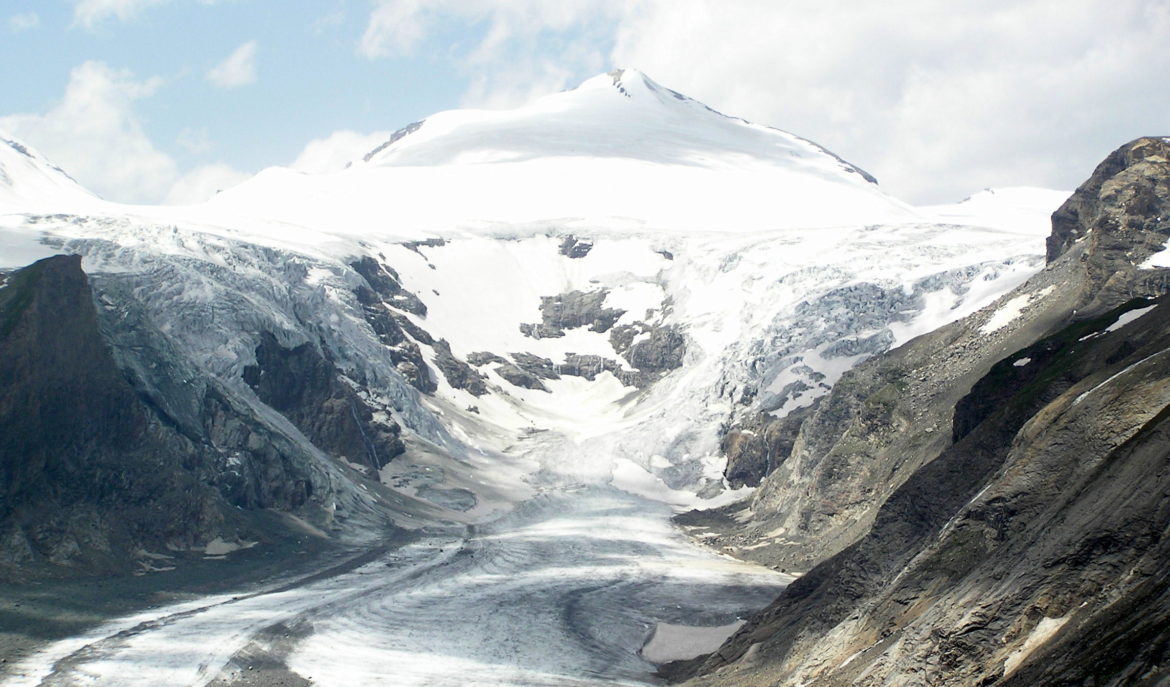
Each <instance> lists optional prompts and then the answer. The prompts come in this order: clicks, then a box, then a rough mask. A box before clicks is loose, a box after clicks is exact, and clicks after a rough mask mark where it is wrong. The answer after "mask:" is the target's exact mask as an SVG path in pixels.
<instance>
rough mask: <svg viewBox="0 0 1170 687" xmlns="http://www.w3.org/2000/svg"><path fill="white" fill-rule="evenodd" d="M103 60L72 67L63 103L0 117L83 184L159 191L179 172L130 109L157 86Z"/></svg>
mask: <svg viewBox="0 0 1170 687" xmlns="http://www.w3.org/2000/svg"><path fill="white" fill-rule="evenodd" d="M158 85H159V82H158V81H157V80H154V79H148V80H146V81H137V80H135V79H134V77H133V75H132V74H130V72H128V71H125V70H115V69H111V68H110V67H108V66H106V65H105V64H103V63H101V62H86V63H84V64H82V65H80V66H78V67H75V68H74V69H73V71H72V72H71V73H70V76H69V85H68V86H67V87H66V89H65V97H64V98H63V99H62V101H61V103H60V104H58V105H57V106H56V107H54V108H53V109H52V110H50V111H49V112H47V113H45V114H43V115H36V114H22V115H11V116H8V117H3V118H0V128H3V129H7V130H8V131H11V132H12V133H13V134H14V135H16V136H18V137H20V138H23V139H25V140H27V141H29V142H30V143H32V144H33V145H34V146H36V147H37V148H38V149H40V150H41V152H43V153H44V154H45V155H46V156H47V157H48V158H49V159H50V160H52V161H53V162H54V163H55V164H57V165H60V166H61V167H62V168H64V169H65V171H67V172H69V174H71V175H72V176H73V177H74V178H75V179H77V180H78V181H79V182H81V184H82V185H83V186H86V187H87V188H90V189H92V190H93V191H94V192H96V193H97V194H99V195H101V196H103V197H106V198H110V199H114V200H123V201H129V202H145V201H150V200H155V199H158V198H161V197H163V196H164V195H165V194H166V191H167V189H168V188H169V186H170V183H171V181H172V180H173V179H174V178H175V176H176V174H177V170H176V166H175V162H174V160H172V159H171V158H170V157H168V156H167V155H166V154H164V153H162V152H161V151H159V150H158V149H156V148H155V147H154V145H153V144H152V143H151V142H150V140H149V139H148V138H147V137H146V134H145V133H144V132H143V131H142V127H141V125H140V124H139V122H138V119H137V118H136V117H135V115H134V111H133V102H134V101H135V100H137V99H139V98H143V97H146V96H149V95H150V94H151V93H153V92H154V90H155V89H156V88H157V87H158Z"/></svg>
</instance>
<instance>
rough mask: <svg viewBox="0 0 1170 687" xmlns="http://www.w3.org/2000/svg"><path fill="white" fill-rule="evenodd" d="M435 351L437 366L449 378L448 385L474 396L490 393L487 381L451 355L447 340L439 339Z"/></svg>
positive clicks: (435, 343)
mask: <svg viewBox="0 0 1170 687" xmlns="http://www.w3.org/2000/svg"><path fill="white" fill-rule="evenodd" d="M432 348H433V349H434V351H435V366H436V367H438V368H439V371H440V372H442V373H443V376H444V377H446V378H447V383H448V384H450V385H451V386H453V387H454V388H456V389H463V390H465V391H467V392H468V393H469V394H471V395H472V396H483V395H484V394H486V393H487V392H488V389H487V382H486V379H485V378H484V376H483V375H482V374H480V373H479V371H477V370H476V369H475V368H473V367H471V366H470V365H468V364H467V363H465V362H463V361H462V360H459V359H458V358H456V357H455V356H454V354H452V353H451V345H450V344H448V343H447V341H446V339H439V340H438V341H435V342H434V343H433V345H432Z"/></svg>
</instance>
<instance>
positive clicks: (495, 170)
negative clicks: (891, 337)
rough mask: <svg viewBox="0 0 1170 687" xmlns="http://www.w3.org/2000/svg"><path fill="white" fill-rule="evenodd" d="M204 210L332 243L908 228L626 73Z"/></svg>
mask: <svg viewBox="0 0 1170 687" xmlns="http://www.w3.org/2000/svg"><path fill="white" fill-rule="evenodd" d="M211 206H212V207H214V208H217V209H223V210H227V211H230V212H231V213H233V214H239V213H243V214H247V215H251V216H263V217H266V218H269V219H278V220H280V221H285V222H290V223H295V224H301V225H305V224H308V225H310V226H313V227H315V228H321V229H324V230H327V231H334V230H335V228H336V227H338V226H342V227H346V230H347V232H348V231H359V232H361V233H363V234H366V235H368V234H369V233H370V232H378V233H379V234H383V235H384V234H385V232H386V231H387V230H388V228H393V230H395V231H402V230H404V229H405V230H407V231H411V232H422V233H428V232H429V233H434V232H447V231H452V230H455V231H458V230H465V229H470V228H475V227H485V226H487V227H494V228H496V229H498V228H499V227H501V225H512V226H514V225H517V224H524V225H529V224H532V223H553V224H555V225H557V226H561V227H566V228H572V229H574V230H581V231H583V230H585V229H589V230H592V229H595V228H598V227H610V228H619V227H620V228H631V227H633V228H637V227H645V228H649V229H653V230H668V231H671V232H678V231H717V232H728V231H735V232H741V231H754V230H761V229H764V230H771V229H781V228H791V227H805V228H811V227H827V226H842V225H853V224H875V223H888V222H904V221H915V220H917V219H919V217H918V214H917V213H916V212H915V211H914V210H913V209H911V208H910V207H908V206H907V205H906V204H904V203H902V202H900V201H898V200H896V199H894V198H892V197H890V196H888V195H886V194H885V193H883V192H882V191H881V190H880V189H879V188H878V187H877V186H876V184H874V183H873V178H872V177H870V176H869V175H868V174H866V173H865V172H863V171H861V170H860V169H858V168H857V167H855V166H853V165H851V164H849V163H847V162H845V161H843V160H842V159H840V158H839V157H837V156H836V155H834V154H832V153H830V152H828V151H827V150H825V149H823V148H821V147H820V146H818V145H816V144H815V143H812V142H810V141H807V140H805V139H802V138H800V137H798V136H794V135H792V134H790V133H787V132H784V131H780V130H778V129H774V128H771V127H767V126H761V125H758V124H753V123H751V122H748V121H746V120H743V119H738V118H736V117H731V116H727V115H724V114H721V113H719V112H717V111H715V110H713V109H711V108H709V107H707V106H706V105H704V104H702V103H700V102H698V101H696V100H693V99H691V98H689V97H687V96H685V95H682V94H681V93H677V92H675V91H673V90H671V89H669V88H667V87H665V86H662V85H660V84H657V83H655V82H654V81H653V80H652V79H650V78H649V77H647V76H645V75H644V74H642V73H641V72H639V71H636V70H633V69H623V70H615V71H613V72H609V73H605V74H600V75H598V76H595V77H593V78H590V79H588V80H586V81H585V82H584V83H582V84H581V85H580V86H578V87H577V88H574V89H571V90H567V91H562V92H560V93H554V94H550V95H547V96H544V97H542V98H539V99H537V100H535V101H533V102H531V103H529V104H527V105H524V106H521V107H518V108H515V109H511V110H475V109H464V110H448V111H445V112H440V113H437V114H435V115H432V116H430V117H427V118H426V119H424V120H421V121H418V122H414V123H412V124H409V125H407V126H405V127H403V128H401V129H399V130H398V131H397V132H396V133H395V134H394V135H393V136H391V137H390V138H389V139H388V140H387V141H385V142H384V143H382V144H381V145H379V146H377V147H376V148H374V149H373V150H371V151H370V153H369V154H367V155H366V156H365V158H364V159H363V160H362V161H360V162H358V163H356V164H354V165H352V166H351V167H350V168H348V169H346V170H345V171H343V172H340V173H337V174H333V175H320V176H317V175H304V174H299V173H296V172H292V171H290V170H284V169H279V168H275V169H270V170H266V171H265V172H263V173H261V174H260V175H258V176H257V177H256V178H254V179H253V180H251V181H249V182H246V183H244V184H243V185H241V186H239V187H237V188H235V189H231V190H229V191H227V192H224V193H222V194H220V195H218V196H217V197H216V198H214V199H213V200H212V201H211Z"/></svg>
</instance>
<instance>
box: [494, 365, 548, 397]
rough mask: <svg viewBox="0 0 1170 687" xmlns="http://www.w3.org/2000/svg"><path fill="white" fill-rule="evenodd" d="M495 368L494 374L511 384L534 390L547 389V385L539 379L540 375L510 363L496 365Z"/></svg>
mask: <svg viewBox="0 0 1170 687" xmlns="http://www.w3.org/2000/svg"><path fill="white" fill-rule="evenodd" d="M495 370H496V374H498V375H500V376H501V377H503V378H504V380H505V381H506V382H508V383H509V384H511V385H512V386H518V387H522V388H524V389H534V390H536V391H548V387H547V386H545V385H544V382H542V381H540V377H538V376H537V375H535V374H533V373H531V372H529V371H527V370H524V369H522V368H520V367H519V366H517V365H514V364H512V363H504V364H502V365H498V366H497V367H496V368H495Z"/></svg>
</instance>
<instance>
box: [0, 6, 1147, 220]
mask: <svg viewBox="0 0 1170 687" xmlns="http://www.w3.org/2000/svg"><path fill="white" fill-rule="evenodd" d="M1166 45H1170V3H1166V2H1165V1H1164V0H1110V1H1108V2H1105V1H1104V0H1066V1H1064V2H1060V3H1056V2H1051V1H1050V0H1011V1H1009V0H982V1H978V2H977V1H975V0H956V2H950V3H938V2H934V1H933V0H890V1H889V2H885V3H881V4H872V3H864V4H863V3H856V2H849V1H847V0H820V1H818V2H811V1H807V2H803V1H796V0H723V1H721V2H716V1H715V0H559V1H558V2H550V1H548V0H316V1H314V2H278V1H276V0H38V1H35V2H34V1H32V0H0V60H2V62H3V64H4V65H5V68H4V69H3V70H0V93H2V94H3V97H0V130H2V131H6V132H7V133H8V134H10V135H13V136H15V137H17V138H20V139H22V140H24V141H26V142H27V143H29V144H31V145H33V146H34V147H36V148H38V149H40V150H41V151H42V152H43V153H45V154H46V155H47V156H48V157H49V158H50V159H52V160H54V161H55V162H57V163H58V164H60V165H61V166H63V167H64V168H65V169H66V170H67V171H69V172H70V173H72V174H73V175H74V176H75V177H77V178H78V179H79V180H80V181H81V182H82V183H83V184H85V185H86V186H88V187H90V188H92V189H94V190H96V191H97V192H98V193H100V194H101V195H103V196H105V197H108V198H111V199H114V200H127V201H135V202H168V201H169V202H180V201H191V200H197V199H199V198H201V197H205V196H206V195H207V194H208V193H210V192H212V191H214V190H215V188H217V187H222V186H224V185H228V184H231V183H235V182H238V181H239V180H241V179H243V178H246V176H248V175H250V174H254V173H255V172H257V171H259V170H260V169H262V168H264V167H267V166H271V165H293V164H299V165H300V166H301V167H302V168H304V169H307V170H312V171H324V170H326V169H328V168H330V167H335V166H336V165H338V164H340V163H341V161H342V160H343V159H345V158H347V157H353V156H356V155H360V154H361V152H362V150H363V147H365V146H370V143H371V142H373V143H376V142H377V140H378V139H379V137H381V136H384V135H386V134H388V133H389V132H392V131H393V130H394V129H396V128H398V127H400V126H403V125H405V124H407V123H409V122H411V121H415V120H417V119H420V118H423V117H425V116H427V115H429V114H431V113H433V112H436V111H439V110H444V109H450V108H455V107H468V106H475V107H508V106H514V105H517V104H520V103H523V102H525V101H526V100H529V99H531V98H533V97H536V96H538V95H541V94H544V93H548V92H553V91H556V90H560V89H563V88H567V87H572V86H574V85H576V84H577V83H579V82H580V81H582V80H584V79H585V78H587V77H588V76H590V75H592V74H595V73H598V72H601V71H605V70H608V69H610V68H612V67H615V66H628V67H636V68H639V69H641V70H643V71H644V72H646V73H647V74H649V75H650V76H651V77H653V78H655V79H656V80H658V81H660V82H662V83H663V84H665V85H667V86H669V87H671V88H674V89H676V90H679V91H682V92H684V93H687V94H688V95H691V96H692V97H695V98H698V99H700V100H702V101H704V102H706V103H707V104H709V105H711V106H712V107H715V108H717V109H719V110H721V111H724V112H727V113H729V114H736V115H740V116H743V117H745V118H748V119H751V120H753V121H758V122H760V123H764V124H768V125H772V126H777V127H779V128H782V129H786V130H788V131H792V132H793V133H796V134H799V135H802V136H806V137H808V138H811V139H813V140H816V141H817V142H819V143H821V144H822V145H825V146H826V147H828V148H829V149H831V150H833V151H834V152H836V153H838V154H840V155H841V156H842V157H845V158H846V159H849V160H850V161H852V162H854V163H856V164H858V165H860V166H862V167H864V168H866V169H868V170H869V171H870V172H872V173H874V174H875V175H876V176H878V178H879V179H880V180H881V181H882V185H883V186H884V187H885V188H886V189H887V190H888V191H890V192H891V193H894V194H895V195H898V196H900V197H903V198H906V199H908V200H911V201H915V202H931V201H943V200H956V199H959V198H961V197H963V196H965V195H967V194H969V193H971V192H974V191H976V190H979V189H980V188H983V187H986V186H1004V185H1036V186H1049V187H1056V188H1069V189H1071V188H1072V187H1073V186H1074V185H1075V184H1076V183H1078V182H1079V181H1080V180H1081V179H1083V178H1084V177H1085V176H1087V174H1088V173H1089V172H1090V171H1091V169H1092V166H1093V165H1095V164H1096V162H1097V161H1099V160H1100V158H1101V157H1103V156H1104V155H1105V154H1106V153H1108V152H1109V151H1110V150H1112V149H1113V148H1115V147H1116V146H1118V145H1120V144H1121V143H1124V142H1125V141H1127V140H1130V139H1132V138H1135V137H1137V136H1139V135H1145V134H1166V133H1170V76H1167V75H1168V74H1170V50H1167V49H1166V48H1165V46H1166ZM370 147H372V146H370Z"/></svg>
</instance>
